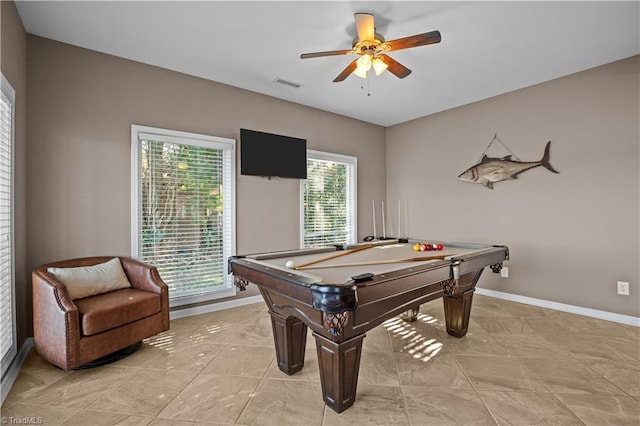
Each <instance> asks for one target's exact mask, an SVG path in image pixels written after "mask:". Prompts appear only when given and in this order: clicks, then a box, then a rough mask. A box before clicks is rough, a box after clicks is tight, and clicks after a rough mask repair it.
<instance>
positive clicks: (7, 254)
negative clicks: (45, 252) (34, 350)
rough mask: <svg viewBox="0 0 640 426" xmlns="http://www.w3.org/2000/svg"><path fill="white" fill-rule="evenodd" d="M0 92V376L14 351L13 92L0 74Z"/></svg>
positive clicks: (12, 356)
mask: <svg viewBox="0 0 640 426" xmlns="http://www.w3.org/2000/svg"><path fill="white" fill-rule="evenodd" d="M1 80H2V82H1V85H2V92H1V94H0V301H1V302H0V322H1V324H0V326H1V327H2V328H1V329H2V334H1V338H0V340H1V343H0V349H1V350H2V358H1V359H2V376H4V373H5V372H6V370H7V368H8V366H9V365H10V364H11V361H12V360H13V358H14V357H15V356H16V353H17V342H16V317H15V297H14V294H15V279H14V277H15V273H14V259H13V256H14V246H13V137H14V126H15V117H14V105H15V91H14V90H13V88H12V87H11V85H10V84H9V82H8V81H7V80H6V79H5V78H4V75H2V76H1Z"/></svg>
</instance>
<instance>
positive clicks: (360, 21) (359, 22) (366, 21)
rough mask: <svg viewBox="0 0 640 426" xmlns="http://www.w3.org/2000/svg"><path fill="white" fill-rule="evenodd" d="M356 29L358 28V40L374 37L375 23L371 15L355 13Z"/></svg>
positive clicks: (370, 39)
mask: <svg viewBox="0 0 640 426" xmlns="http://www.w3.org/2000/svg"><path fill="white" fill-rule="evenodd" d="M353 16H354V18H355V19H356V29H357V30H358V40H359V41H362V40H369V41H372V40H373V39H374V38H375V32H376V30H375V24H374V21H373V15H372V14H370V13H355V14H354V15H353Z"/></svg>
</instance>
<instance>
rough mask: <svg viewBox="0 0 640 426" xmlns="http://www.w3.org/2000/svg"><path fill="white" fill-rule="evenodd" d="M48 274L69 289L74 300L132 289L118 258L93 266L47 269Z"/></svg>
mask: <svg viewBox="0 0 640 426" xmlns="http://www.w3.org/2000/svg"><path fill="white" fill-rule="evenodd" d="M47 272H48V273H50V274H51V275H53V276H54V277H56V278H57V279H58V280H59V281H60V282H62V283H63V284H64V285H65V286H66V287H67V290H68V291H69V295H70V296H71V299H72V300H75V299H82V298H83V297H89V296H94V295H96V294H102V293H108V292H110V291H114V290H119V289H121V288H128V287H131V283H130V282H129V280H128V279H127V275H126V274H125V273H124V269H122V264H121V263H120V259H118V258H117V257H114V258H113V259H111V260H109V261H107V262H105V263H99V264H97V265H93V266H79V267H76V268H47Z"/></svg>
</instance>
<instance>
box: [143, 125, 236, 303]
mask: <svg viewBox="0 0 640 426" xmlns="http://www.w3.org/2000/svg"><path fill="white" fill-rule="evenodd" d="M132 140H133V143H135V145H136V149H135V152H134V154H133V156H134V157H137V158H136V160H135V165H134V169H135V175H136V181H137V182H136V186H135V188H133V191H134V194H135V198H136V203H135V204H136V206H135V214H134V218H135V222H136V225H137V226H136V229H135V230H134V232H133V234H134V240H135V246H134V247H133V250H132V251H133V252H134V256H135V257H137V258H139V259H140V260H142V261H144V262H147V263H149V264H152V265H154V266H156V267H157V268H158V272H159V273H160V276H161V277H162V279H163V280H164V281H165V282H166V283H167V285H168V286H169V297H170V300H171V303H172V305H174V306H175V305H180V304H185V303H194V302H198V301H202V300H207V299H214V298H217V297H227V296H230V295H233V294H235V287H233V285H232V282H231V278H230V277H229V275H228V274H227V259H228V258H229V256H231V255H232V254H233V252H234V250H235V247H234V240H235V227H234V226H235V220H234V218H235V194H234V192H235V190H234V175H235V172H234V165H235V141H233V140H230V139H223V138H217V137H212V136H205V135H197V134H191V133H184V132H175V131H170V130H163V129H154V128H147V127H142V126H133V127H132Z"/></svg>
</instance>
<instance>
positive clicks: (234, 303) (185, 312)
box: [169, 295, 264, 320]
mask: <svg viewBox="0 0 640 426" xmlns="http://www.w3.org/2000/svg"><path fill="white" fill-rule="evenodd" d="M263 301H264V299H263V298H262V296H259V295H258V296H250V297H243V298H240V299H234V300H229V301H226V302H219V303H212V304H210V305H203V306H196V307H195V308H186V309H178V310H175V311H171V312H170V313H169V318H170V319H172V320H173V319H178V318H184V317H190V316H192V315H200V314H207V313H209V312H216V311H222V310H224V309H231V308H237V307H239V306H245V305H251V304H254V303H260V302H263Z"/></svg>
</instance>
